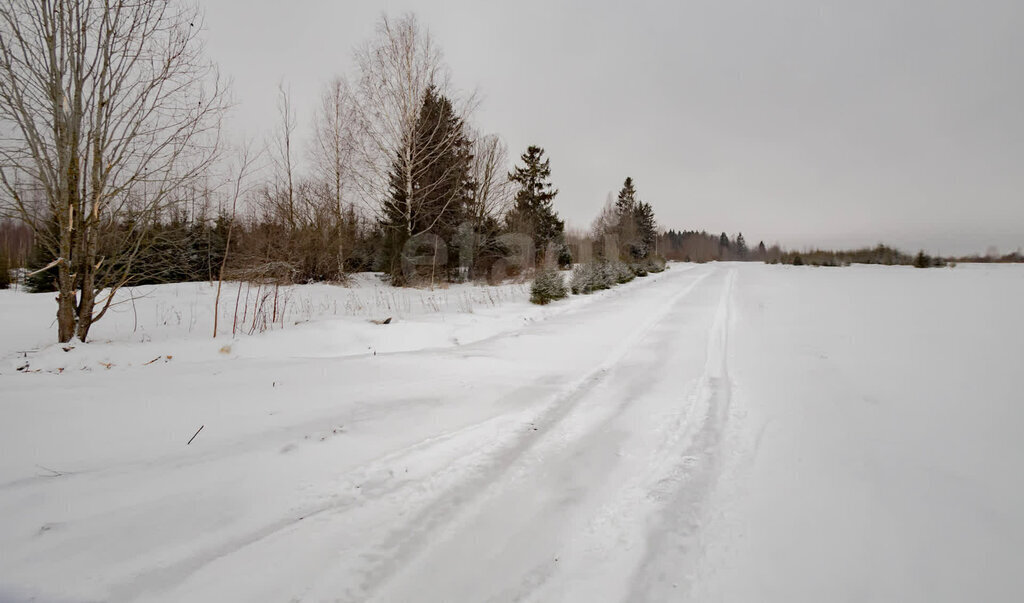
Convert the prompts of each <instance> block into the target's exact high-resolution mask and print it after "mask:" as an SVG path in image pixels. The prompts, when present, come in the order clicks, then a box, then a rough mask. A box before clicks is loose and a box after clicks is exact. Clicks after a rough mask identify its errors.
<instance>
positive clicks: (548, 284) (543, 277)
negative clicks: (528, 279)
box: [530, 270, 569, 306]
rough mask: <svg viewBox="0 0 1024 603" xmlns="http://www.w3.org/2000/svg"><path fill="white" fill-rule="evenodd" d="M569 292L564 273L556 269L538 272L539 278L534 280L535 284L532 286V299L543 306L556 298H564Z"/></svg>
mask: <svg viewBox="0 0 1024 603" xmlns="http://www.w3.org/2000/svg"><path fill="white" fill-rule="evenodd" d="M568 294H569V292H568V291H567V290H566V288H565V281H563V280H562V275H561V274H559V273H558V272H556V271H554V270H542V271H540V272H538V273H537V278H535V279H534V280H533V286H531V287H530V301H531V302H533V303H535V304H539V305H542V306H543V305H544V304H546V303H548V302H551V301H554V300H556V299H562V298H563V297H565V296H567V295H568Z"/></svg>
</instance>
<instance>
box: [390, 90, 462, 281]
mask: <svg viewBox="0 0 1024 603" xmlns="http://www.w3.org/2000/svg"><path fill="white" fill-rule="evenodd" d="M415 136H416V149H417V152H416V163H417V165H415V166H414V169H413V172H414V174H415V182H414V183H413V190H414V191H415V195H416V198H415V199H408V198H406V197H407V192H406V189H405V187H404V186H403V184H402V181H401V171H400V169H399V166H400V165H401V163H400V161H399V159H397V158H396V161H395V168H394V169H393V170H392V176H391V196H392V202H391V203H389V204H387V205H386V211H385V215H384V216H383V218H382V219H381V221H380V225H381V226H382V227H383V228H384V230H385V233H386V236H385V243H384V251H385V254H386V256H387V259H386V263H387V268H388V270H389V272H390V273H391V277H392V281H393V282H395V283H401V282H402V280H403V275H402V264H401V253H402V250H403V248H404V246H405V243H406V241H408V240H409V238H411V237H413V236H416V235H420V234H424V233H431V234H435V235H437V236H439V237H440V238H441V239H442V240H443V241H446V242H451V241H454V240H455V238H456V237H455V234H456V229H457V228H458V225H459V224H460V223H461V222H462V221H463V220H464V219H466V217H467V212H468V208H469V204H470V203H471V201H472V198H473V191H474V189H475V183H474V182H473V179H472V176H471V162H472V159H473V155H472V153H471V151H470V149H471V145H470V140H469V138H468V137H467V136H466V133H465V125H464V124H463V122H462V120H461V119H460V118H459V117H458V116H457V115H456V114H455V110H454V108H453V106H452V102H451V100H450V99H448V98H447V97H445V96H444V95H442V94H439V93H438V92H437V89H436V88H434V87H433V86H431V87H430V88H428V89H427V93H426V95H425V96H424V99H423V105H422V107H421V108H420V114H419V117H418V118H417V123H416V133H415ZM410 217H411V219H409V218H410ZM448 257H449V258H452V262H453V265H457V259H458V253H449V254H448ZM438 269H439V271H440V274H443V273H444V272H445V271H446V270H447V267H446V266H440V267H438Z"/></svg>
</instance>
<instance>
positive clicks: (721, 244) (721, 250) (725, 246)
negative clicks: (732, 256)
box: [718, 232, 729, 260]
mask: <svg viewBox="0 0 1024 603" xmlns="http://www.w3.org/2000/svg"><path fill="white" fill-rule="evenodd" d="M718 259H720V260H727V259H729V235H727V234H725V233H724V232H723V233H722V236H720V237H718Z"/></svg>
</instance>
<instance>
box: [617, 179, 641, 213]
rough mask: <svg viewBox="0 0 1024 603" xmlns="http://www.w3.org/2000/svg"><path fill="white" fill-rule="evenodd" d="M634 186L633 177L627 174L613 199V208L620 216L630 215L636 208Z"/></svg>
mask: <svg viewBox="0 0 1024 603" xmlns="http://www.w3.org/2000/svg"><path fill="white" fill-rule="evenodd" d="M636 203H637V201H636V188H635V187H634V186H633V179H632V178H630V177H629V176H627V177H626V181H625V182H623V183H622V189H621V190H620V191H619V196H618V198H617V199H616V200H615V209H616V211H618V213H619V215H620V216H629V217H632V216H633V214H634V212H635V210H636Z"/></svg>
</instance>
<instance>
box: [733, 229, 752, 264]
mask: <svg viewBox="0 0 1024 603" xmlns="http://www.w3.org/2000/svg"><path fill="white" fill-rule="evenodd" d="M749 251H750V250H749V249H747V240H746V239H744V238H743V233H742V232H741V233H739V234H738V235H736V246H735V252H736V259H738V260H745V259H747V253H748V252H749Z"/></svg>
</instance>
